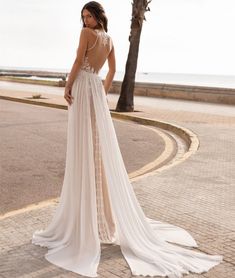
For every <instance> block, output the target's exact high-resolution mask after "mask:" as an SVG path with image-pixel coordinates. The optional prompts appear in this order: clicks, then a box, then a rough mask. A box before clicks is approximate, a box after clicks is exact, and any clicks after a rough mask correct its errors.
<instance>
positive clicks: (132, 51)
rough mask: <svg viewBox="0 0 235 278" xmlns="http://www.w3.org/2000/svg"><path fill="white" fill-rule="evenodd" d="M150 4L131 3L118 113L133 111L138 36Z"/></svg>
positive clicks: (146, 1) (146, 0) (137, 0)
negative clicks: (129, 25) (127, 50)
mask: <svg viewBox="0 0 235 278" xmlns="http://www.w3.org/2000/svg"><path fill="white" fill-rule="evenodd" d="M150 2H151V0H133V3H132V19H131V31H130V36H129V41H130V47H129V53H128V57H127V62H126V69H125V76H124V79H123V82H122V87H121V93H120V97H119V100H118V103H117V106H116V111H118V112H133V111H134V86H135V74H136V68H137V60H138V53H139V43H140V35H141V31H142V25H143V21H144V20H145V12H146V11H150V8H149V7H148V5H149V3H150Z"/></svg>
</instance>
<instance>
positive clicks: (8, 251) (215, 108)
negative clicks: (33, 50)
mask: <svg viewBox="0 0 235 278" xmlns="http://www.w3.org/2000/svg"><path fill="white" fill-rule="evenodd" d="M1 94H2V92H1ZM7 94H9V95H12V94H13V92H8V93H7V92H6V91H5V95H7ZM15 94H16V93H15ZM48 97H49V95H48ZM53 99H54V100H55V102H56V103H58V104H59V103H61V104H64V100H63V98H62V97H60V96H56V95H53V97H52V96H50V100H51V101H52V100H53ZM108 99H109V105H110V108H114V107H115V103H116V100H117V96H116V95H109V97H108ZM135 109H136V110H138V111H139V112H133V113H131V114H132V115H137V116H141V117H148V118H152V119H156V120H161V121H167V122H171V123H175V124H177V125H181V126H184V127H186V128H189V129H191V130H192V131H193V132H194V133H196V134H197V136H198V138H199V140H200V147H199V150H198V151H197V152H196V154H194V155H192V156H191V157H190V158H188V159H187V160H185V161H184V162H183V163H181V164H177V165H175V166H174V167H171V168H170V169H167V170H165V171H162V172H158V173H157V174H155V175H149V176H148V177H145V178H143V179H139V180H137V181H135V182H133V187H134V190H135V192H136V195H137V197H138V199H139V201H140V204H141V206H142V208H143V210H144V212H145V213H146V215H147V216H148V217H151V218H154V219H158V220H160V221H165V222H168V223H172V224H175V225H178V226H181V227H183V228H185V229H187V230H188V231H189V232H190V233H191V234H192V235H193V237H194V238H195V239H196V241H197V242H198V245H199V250H201V251H203V252H206V253H209V254H220V255H223V256H224V262H223V263H222V264H220V265H218V266H216V267H215V268H213V269H212V270H210V271H209V272H208V273H205V274H201V275H196V274H190V275H188V276H186V277H188V278H199V277H207V278H233V277H235V222H234V219H235V189H234V185H235V171H234V169H235V143H234V142H235V112H234V110H235V109H234V107H232V106H226V105H218V104H206V103H198V102H190V101H178V100H166V99H150V98H144V97H136V98H135ZM55 206H56V203H48V204H45V205H44V206H41V207H39V208H37V209H32V210H28V211H26V212H24V213H21V214H18V215H15V216H12V217H8V218H5V219H3V220H1V221H0V228H1V234H0V245H1V247H2V251H1V255H0V269H1V272H0V277H9V278H10V277H43V278H44V277H81V276H79V275H75V274H73V273H71V272H67V271H64V270H62V269H60V268H57V267H55V266H54V265H51V264H49V263H48V262H47V261H46V260H45V259H44V258H43V256H44V254H45V253H46V250H45V248H40V247H38V246H33V245H32V244H31V243H30V240H31V236H32V233H33V231H34V230H36V229H41V228H43V227H44V226H46V225H47V223H48V222H49V221H50V218H51V216H52V214H53V211H54V209H55ZM98 273H99V274H100V277H107V278H112V277H132V276H131V274H130V270H129V268H128V266H127V264H126V262H125V260H124V258H123V256H122V255H121V252H120V249H119V248H118V247H117V246H109V245H108V246H106V245H102V258H101V263H100V266H99V271H98Z"/></svg>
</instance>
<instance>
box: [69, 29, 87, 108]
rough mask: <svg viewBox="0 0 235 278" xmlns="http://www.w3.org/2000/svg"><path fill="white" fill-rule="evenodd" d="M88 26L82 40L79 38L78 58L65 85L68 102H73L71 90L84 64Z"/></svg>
mask: <svg viewBox="0 0 235 278" xmlns="http://www.w3.org/2000/svg"><path fill="white" fill-rule="evenodd" d="M87 31H88V30H87V28H83V29H82V31H81V34H80V40H79V46H78V50H77V56H76V59H75V61H74V63H73V66H72V69H71V71H70V74H69V78H68V81H67V82H66V86H65V92H64V98H65V99H66V101H67V102H68V104H70V105H71V104H72V99H73V97H72V95H71V90H72V86H73V82H74V80H75V78H76V76H77V74H78V72H79V70H80V68H81V66H82V64H83V61H84V57H85V54H86V50H87Z"/></svg>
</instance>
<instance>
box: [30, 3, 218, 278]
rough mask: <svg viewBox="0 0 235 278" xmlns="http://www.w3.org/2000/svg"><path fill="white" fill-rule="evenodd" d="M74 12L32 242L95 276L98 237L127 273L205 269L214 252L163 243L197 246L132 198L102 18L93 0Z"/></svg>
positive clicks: (213, 262)
mask: <svg viewBox="0 0 235 278" xmlns="http://www.w3.org/2000/svg"><path fill="white" fill-rule="evenodd" d="M81 14H82V21H83V27H84V28H83V29H82V31H81V35H80V42H79V47H78V50H77V57H76V60H75V62H74V65H73V67H72V70H71V72H70V75H69V78H68V82H67V85H66V88H65V95H64V97H65V99H66V101H67V102H68V134H67V136H68V137H67V154H66V168H65V176H64V182H63V187H62V192H61V196H60V202H59V205H58V207H57V209H56V212H55V214H54V217H53V219H52V222H51V223H50V224H49V226H48V227H47V228H46V230H44V231H37V232H35V233H34V235H33V240H32V241H33V243H34V244H37V245H41V246H46V247H48V249H49V251H48V253H47V254H46V255H45V257H46V259H47V260H48V261H50V262H52V263H54V264H55V265H58V266H60V267H62V268H64V269H67V270H70V271H73V272H76V273H78V274H81V275H84V276H89V277H97V268H98V264H99V260H100V253H101V248H100V244H101V243H112V244H117V245H120V248H121V251H122V253H123V255H124V257H125V259H126V261H127V262H128V264H129V266H130V268H131V271H132V274H134V275H153V276H154V275H160V276H164V277H165V276H168V277H182V275H183V274H186V273H189V271H191V272H196V273H201V272H204V271H207V270H209V269H210V268H211V267H213V266H215V265H217V264H218V263H219V262H221V260H222V257H221V256H209V255H206V254H202V253H198V252H196V251H192V250H190V249H186V248H182V247H180V246H179V245H174V244H171V243H169V242H172V243H177V244H181V245H185V246H191V247H196V246H197V244H196V242H195V241H194V239H193V238H192V237H191V236H190V235H189V233H188V232H187V231H185V230H183V229H181V228H179V227H176V226H173V225H170V224H166V223H164V224H163V223H161V222H159V221H154V220H152V219H150V218H147V217H146V216H145V215H144V213H143V211H142V209H141V207H140V205H139V203H138V200H137V198H136V196H135V193H134V191H133V188H132V185H131V184H130V181H129V178H128V174H127V172H126V169H125V166H124V163H123V160H122V156H121V153H120V149H119V146H118V141H117V138H116V134H115V130H114V127H113V123H112V119H111V116H110V113H109V108H108V105H107V102H106V96H105V94H107V92H108V90H109V88H110V86H111V82H112V80H113V76H114V73H115V54H114V46H113V43H112V40H111V38H110V36H108V35H107V33H106V32H107V18H106V15H105V12H104V10H103V8H102V6H101V5H100V4H99V3H97V2H94V1H92V2H89V3H87V4H86V5H85V6H84V7H83V9H82V12H81ZM106 59H107V60H108V65H109V71H108V74H107V76H106V78H105V81H104V84H102V82H101V79H100V78H99V77H98V75H97V73H98V72H99V70H100V69H101V68H102V66H103V64H104V62H105V60H106Z"/></svg>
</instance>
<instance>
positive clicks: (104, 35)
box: [96, 29, 109, 46]
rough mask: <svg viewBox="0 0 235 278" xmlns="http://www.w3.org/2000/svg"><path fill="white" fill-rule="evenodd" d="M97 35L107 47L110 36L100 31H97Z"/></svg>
mask: <svg viewBox="0 0 235 278" xmlns="http://www.w3.org/2000/svg"><path fill="white" fill-rule="evenodd" d="M96 33H97V35H98V36H100V38H101V42H102V44H103V46H106V45H107V44H108V38H109V36H108V35H107V34H106V33H105V32H104V31H101V30H98V29H96Z"/></svg>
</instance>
